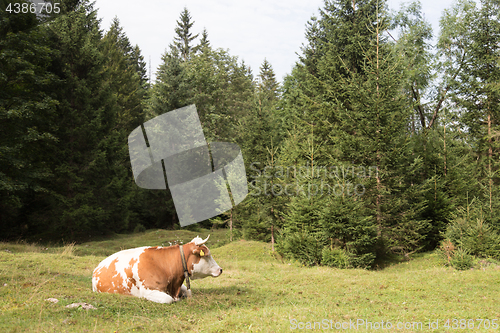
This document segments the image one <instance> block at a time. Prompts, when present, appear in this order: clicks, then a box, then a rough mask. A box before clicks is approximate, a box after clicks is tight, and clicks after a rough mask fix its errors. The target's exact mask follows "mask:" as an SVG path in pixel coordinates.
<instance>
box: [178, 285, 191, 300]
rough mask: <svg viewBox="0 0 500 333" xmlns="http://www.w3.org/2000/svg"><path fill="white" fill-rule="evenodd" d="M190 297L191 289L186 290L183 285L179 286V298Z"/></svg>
mask: <svg viewBox="0 0 500 333" xmlns="http://www.w3.org/2000/svg"><path fill="white" fill-rule="evenodd" d="M183 297H191V289H189V290H188V289H187V288H186V286H185V285H182V286H181V292H180V293H179V298H183Z"/></svg>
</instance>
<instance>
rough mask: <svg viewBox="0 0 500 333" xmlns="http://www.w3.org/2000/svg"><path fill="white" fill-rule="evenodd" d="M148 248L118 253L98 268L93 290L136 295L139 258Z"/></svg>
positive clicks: (95, 271) (94, 275)
mask: <svg viewBox="0 0 500 333" xmlns="http://www.w3.org/2000/svg"><path fill="white" fill-rule="evenodd" d="M147 248H148V247H138V248H135V249H129V250H123V251H120V252H117V253H115V254H113V255H111V256H109V257H107V258H106V259H104V260H103V261H101V263H100V264H99V265H98V266H97V267H96V269H95V270H94V273H93V275H92V290H93V291H99V292H108V293H119V294H135V292H136V291H137V290H138V287H139V286H138V283H140V282H139V281H138V264H139V257H140V255H141V254H142V253H143V252H144V250H145V249H147Z"/></svg>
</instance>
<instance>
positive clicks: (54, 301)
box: [46, 297, 59, 303]
mask: <svg viewBox="0 0 500 333" xmlns="http://www.w3.org/2000/svg"><path fill="white" fill-rule="evenodd" d="M46 301H49V302H51V303H57V302H59V300H58V299H57V298H53V297H51V298H47V299H46Z"/></svg>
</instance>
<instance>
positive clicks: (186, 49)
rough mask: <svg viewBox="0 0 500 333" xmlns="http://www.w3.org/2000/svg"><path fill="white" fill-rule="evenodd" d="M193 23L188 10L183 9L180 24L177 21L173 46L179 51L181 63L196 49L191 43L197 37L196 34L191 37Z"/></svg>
mask: <svg viewBox="0 0 500 333" xmlns="http://www.w3.org/2000/svg"><path fill="white" fill-rule="evenodd" d="M193 24H194V21H192V20H191V14H190V13H189V11H188V9H187V8H186V7H184V10H183V11H182V12H181V16H180V22H179V21H177V27H176V28H175V34H176V36H175V37H174V46H175V47H176V48H177V50H178V51H179V54H180V56H181V58H182V60H183V61H187V60H188V59H189V57H190V56H191V54H192V53H195V52H196V50H197V47H194V48H193V46H192V44H191V42H192V41H193V40H194V39H196V38H197V37H198V34H196V35H194V36H193V33H192V32H191V28H192V27H193Z"/></svg>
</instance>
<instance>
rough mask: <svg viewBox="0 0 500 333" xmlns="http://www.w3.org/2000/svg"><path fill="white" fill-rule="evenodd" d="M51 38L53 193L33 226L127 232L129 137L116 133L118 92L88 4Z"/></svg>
mask: <svg viewBox="0 0 500 333" xmlns="http://www.w3.org/2000/svg"><path fill="white" fill-rule="evenodd" d="M47 28H48V29H49V30H50V31H49V32H48V37H47V38H48V39H49V40H50V43H51V45H53V47H54V48H55V49H57V51H58V53H57V56H56V57H53V59H52V63H51V65H52V66H51V70H52V71H53V73H54V74H55V75H57V76H58V77H59V79H60V81H59V82H60V83H59V84H58V85H57V87H56V89H55V90H54V91H55V96H57V99H58V101H59V104H58V106H57V108H56V114H55V116H54V117H55V118H54V123H53V126H54V129H55V130H54V135H55V136H56V137H57V138H58V141H57V142H56V143H54V144H53V145H51V147H50V148H51V151H50V154H49V157H48V162H47V164H48V165H49V167H50V168H51V170H52V172H53V174H54V177H53V178H52V179H50V184H49V185H47V186H48V187H49V191H50V192H49V193H47V194H40V195H38V196H36V197H35V198H34V202H35V203H36V204H37V205H39V207H44V209H43V210H42V209H39V210H37V211H34V212H32V213H31V214H30V215H29V216H28V217H27V220H28V221H29V223H30V224H31V225H32V227H33V228H38V232H40V233H42V232H44V233H45V234H46V236H56V237H61V236H64V237H66V239H75V238H77V237H88V236H90V235H92V234H95V233H104V232H106V231H109V230H114V231H120V230H125V229H126V228H127V224H128V203H127V199H126V196H125V197H124V193H127V191H128V190H129V189H130V185H131V184H132V180H131V179H130V178H129V177H128V170H127V169H126V168H124V167H123V166H124V163H125V162H126V159H127V146H126V141H123V132H121V131H120V130H119V129H117V118H116V114H117V108H116V105H115V101H116V100H115V99H114V97H113V89H112V88H111V87H110V86H109V84H108V83H109V81H107V77H108V72H107V71H106V69H105V67H104V66H103V65H104V63H105V61H104V58H103V55H102V50H101V47H102V44H101V38H102V35H101V32H100V30H99V21H98V19H97V15H96V11H95V10H94V9H93V7H92V5H91V4H89V3H88V2H86V1H84V2H82V3H81V4H80V5H79V6H78V7H77V8H76V10H75V11H73V12H69V13H67V14H65V15H61V16H59V17H57V18H56V19H54V21H52V22H51V24H50V25H48V27H47Z"/></svg>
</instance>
